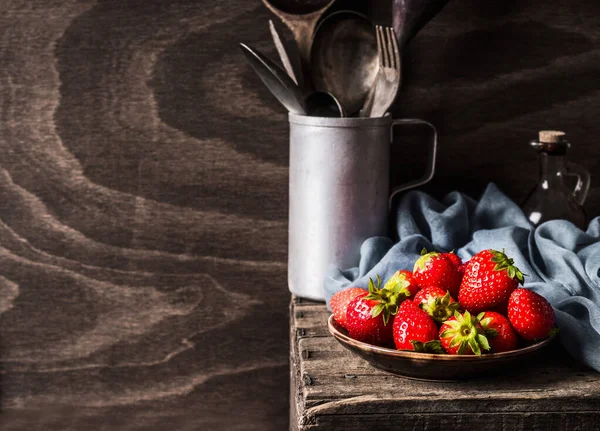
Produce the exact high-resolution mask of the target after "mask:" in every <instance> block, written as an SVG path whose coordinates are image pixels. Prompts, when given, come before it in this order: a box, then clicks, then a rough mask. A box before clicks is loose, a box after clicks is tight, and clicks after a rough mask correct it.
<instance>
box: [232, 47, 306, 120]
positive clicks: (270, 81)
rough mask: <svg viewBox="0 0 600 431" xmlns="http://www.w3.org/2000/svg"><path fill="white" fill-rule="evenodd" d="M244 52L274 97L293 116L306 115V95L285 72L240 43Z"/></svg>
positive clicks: (254, 50) (257, 52)
mask: <svg viewBox="0 0 600 431" xmlns="http://www.w3.org/2000/svg"><path fill="white" fill-rule="evenodd" d="M240 47H241V48H242V52H243V53H244V55H245V56H246V59H247V60H248V62H249V63H250V66H252V68H253V69H254V71H255V72H256V74H257V75H258V76H259V78H260V79H261V80H262V82H263V83H264V84H265V85H266V86H267V88H268V89H269V90H270V91H271V93H272V94H273V96H275V97H276V98H277V100H279V102H280V103H281V104H282V105H283V106H285V108H286V109H287V110H288V111H289V112H291V113H292V114H297V115H306V109H305V107H304V98H305V95H304V94H303V93H302V91H301V90H300V88H299V87H298V86H297V85H296V83H295V82H294V81H292V78H290V77H289V76H288V75H287V73H285V71H284V70H282V69H281V68H280V67H279V66H278V65H277V64H276V63H274V62H272V61H271V60H269V59H268V58H267V57H265V56H264V55H263V54H261V53H260V52H259V51H257V50H256V49H253V48H250V47H249V46H248V45H245V44H243V43H240Z"/></svg>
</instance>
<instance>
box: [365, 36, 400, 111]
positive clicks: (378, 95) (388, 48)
mask: <svg viewBox="0 0 600 431" xmlns="http://www.w3.org/2000/svg"><path fill="white" fill-rule="evenodd" d="M375 31H376V35H377V54H378V56H379V71H378V72H377V76H376V77H375V82H374V83H373V86H372V87H371V90H370V91H369V94H368V95H367V98H366V100H365V103H364V105H363V107H362V109H361V110H360V113H359V116H360V117H383V116H384V115H385V113H386V112H387V110H388V109H389V107H390V106H391V105H392V103H394V100H395V99H396V96H397V94H398V90H399V89H400V82H401V70H400V68H401V66H400V50H399V49H398V40H397V39H396V32H395V31H394V29H393V28H391V27H382V26H380V25H378V26H375Z"/></svg>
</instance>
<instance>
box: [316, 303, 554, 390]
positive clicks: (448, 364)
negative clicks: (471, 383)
mask: <svg viewBox="0 0 600 431" xmlns="http://www.w3.org/2000/svg"><path fill="white" fill-rule="evenodd" d="M327 327H328V329H329V332H330V333H331V335H333V336H334V338H335V339H336V340H337V341H339V342H340V344H341V345H342V346H344V347H345V348H346V349H348V350H350V351H351V352H353V353H355V354H356V355H358V356H360V357H361V358H363V359H365V360H366V361H367V362H369V363H370V364H371V365H373V366H374V367H376V368H379V369H382V370H385V371H388V372H390V373H393V374H397V375H400V376H403V377H408V378H412V379H423V380H438V381H457V380H466V379H472V378H476V377H484V376H489V375H493V374H497V373H499V372H500V373H501V372H502V371H503V370H506V369H507V368H513V367H517V366H522V365H523V361H524V360H526V359H529V358H531V357H532V356H534V355H536V354H537V353H539V352H540V350H542V349H543V348H544V347H546V346H548V345H549V344H550V343H551V342H552V341H553V340H554V337H555V335H553V336H551V337H550V338H548V339H547V340H544V341H540V342H539V343H535V344H532V345H530V346H527V347H524V348H522V349H518V350H512V351H510V352H503V353H489V354H485V355H482V356H475V355H460V356H458V355H439V354H432V353H417V352H410V351H403V350H395V349H390V348H386V347H379V346H374V345H372V344H368V343H363V342H361V341H356V340H354V339H352V338H350V337H349V336H348V332H347V331H346V330H345V329H343V328H342V327H341V326H339V325H338V323H337V322H336V321H335V319H334V318H333V315H331V316H329V320H328V322H327Z"/></svg>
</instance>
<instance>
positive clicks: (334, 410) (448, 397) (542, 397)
mask: <svg viewBox="0 0 600 431" xmlns="http://www.w3.org/2000/svg"><path fill="white" fill-rule="evenodd" d="M328 317H329V312H328V311H327V310H326V308H325V305H324V304H323V303H317V302H312V301H307V300H304V299H301V298H292V301H291V305H290V347H291V349H290V377H291V385H290V391H291V393H290V429H292V430H314V429H327V430H359V429H360V430H402V429H410V430H420V429H427V430H431V429H434V430H437V429H454V430H462V429H464V430H471V431H472V430H479V429H481V430H486V431H493V430H503V431H506V430H528V431H529V430H540V431H549V430H582V431H584V430H585V431H588V430H600V373H597V372H595V371H593V370H590V369H589V368H586V367H583V366H580V365H577V364H576V363H575V362H574V361H573V360H572V359H571V358H570V357H569V356H568V355H567V354H566V352H565V351H564V350H563V349H562V347H561V346H560V344H559V343H555V344H554V345H553V346H552V347H550V348H549V349H548V350H547V351H546V353H545V354H543V355H541V356H540V357H539V358H538V359H537V360H536V361H535V362H531V363H528V364H526V365H524V366H521V367H520V369H515V370H510V371H509V372H508V373H506V374H504V375H502V376H500V377H491V378H484V379H477V380H471V381H464V382H455V383H442V382H427V381H417V380H410V379H405V378H402V377H398V376H395V375H392V374H389V373H386V372H384V371H380V370H378V369H376V368H374V367H372V366H371V365H369V364H368V363H367V362H365V361H364V360H362V359H360V358H359V357H357V356H355V355H353V354H352V353H350V352H349V351H347V350H346V349H344V348H343V347H342V346H341V345H340V344H339V343H338V342H337V341H336V340H335V339H334V338H333V337H332V336H331V335H329V332H328V331H327V318H328Z"/></svg>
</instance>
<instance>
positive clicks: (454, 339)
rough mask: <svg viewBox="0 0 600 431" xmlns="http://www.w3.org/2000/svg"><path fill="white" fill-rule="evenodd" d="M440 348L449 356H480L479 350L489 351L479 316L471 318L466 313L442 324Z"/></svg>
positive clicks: (456, 314) (457, 314)
mask: <svg viewBox="0 0 600 431" xmlns="http://www.w3.org/2000/svg"><path fill="white" fill-rule="evenodd" d="M440 341H441V343H442V347H443V348H444V350H445V351H446V353H449V354H451V355H473V354H475V355H478V356H479V355H481V349H482V348H483V349H485V350H490V345H489V343H488V340H487V337H486V336H485V332H484V330H483V328H482V327H481V325H480V324H479V316H477V317H475V316H472V315H471V314H470V313H469V312H468V311H465V312H464V314H460V313H459V312H458V311H457V312H455V313H454V316H453V317H451V318H450V319H448V320H446V321H445V322H444V323H442V326H441V327H440Z"/></svg>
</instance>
